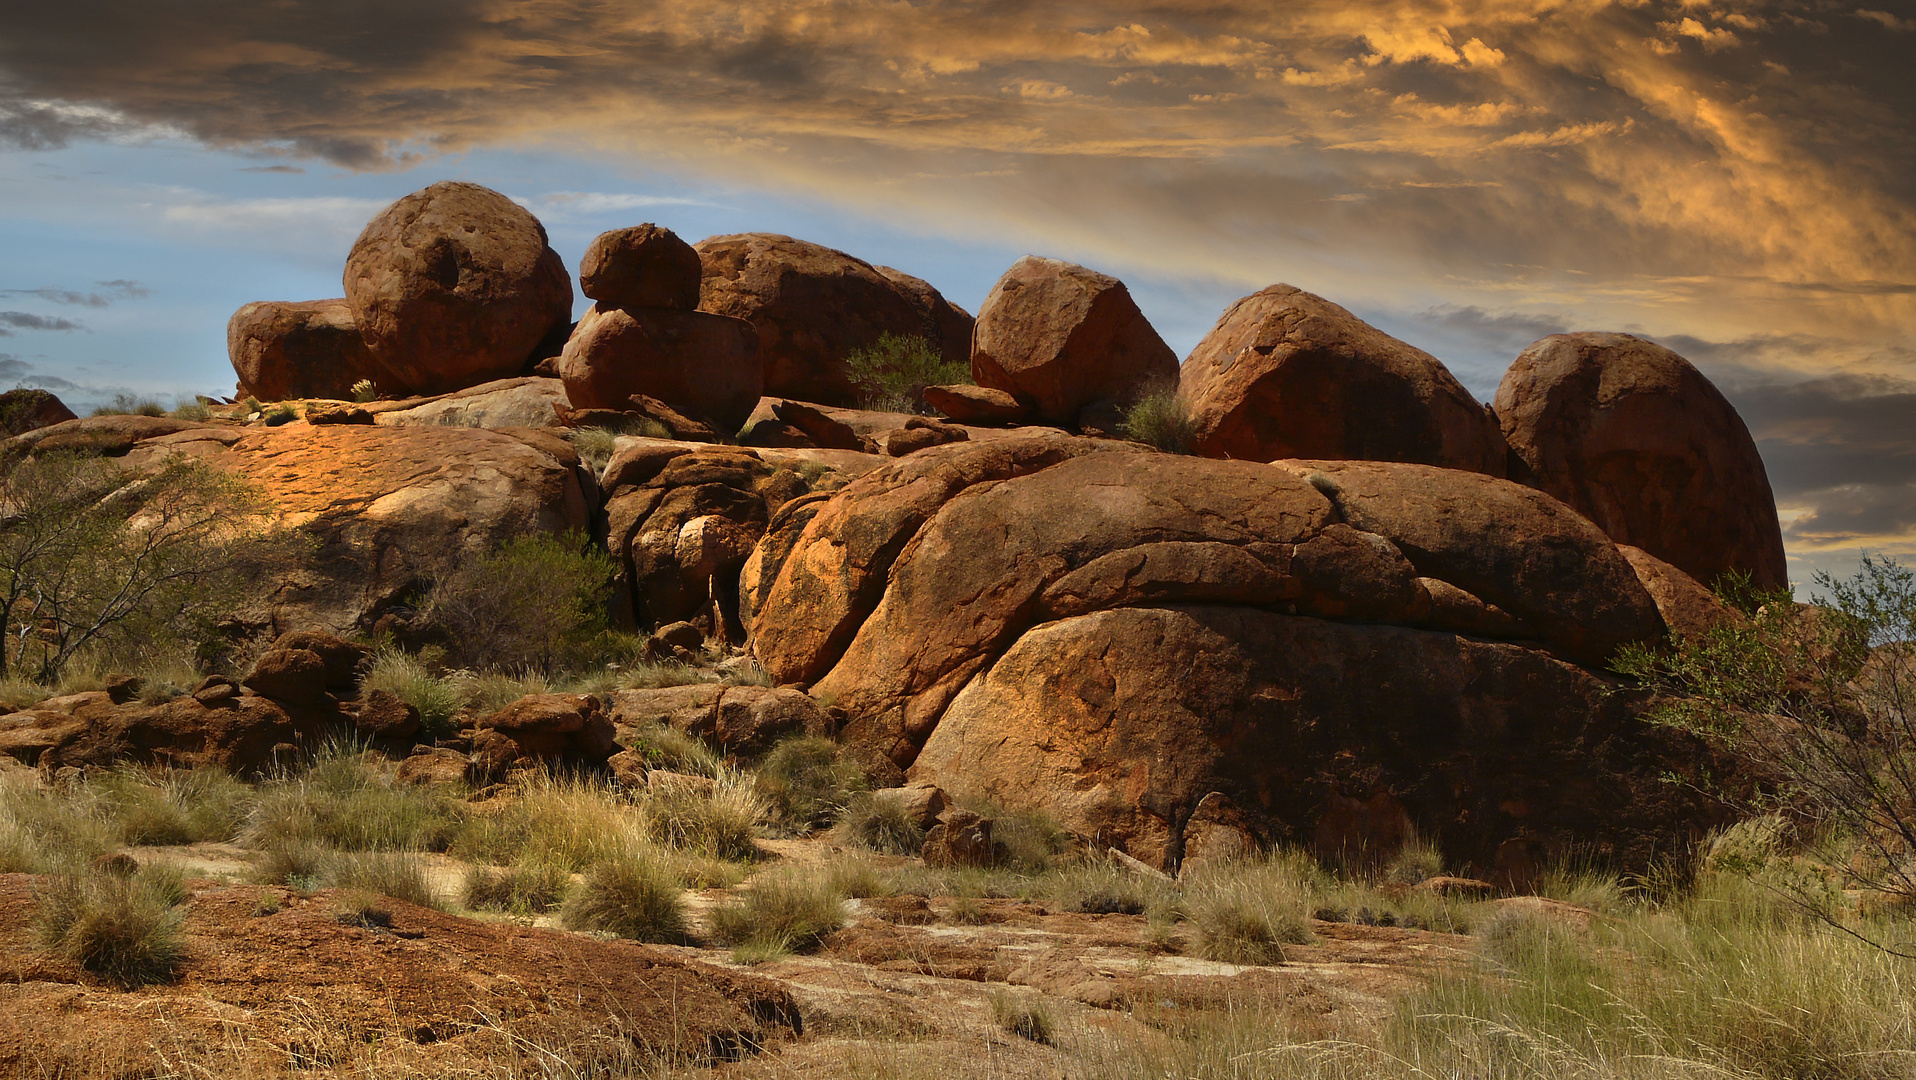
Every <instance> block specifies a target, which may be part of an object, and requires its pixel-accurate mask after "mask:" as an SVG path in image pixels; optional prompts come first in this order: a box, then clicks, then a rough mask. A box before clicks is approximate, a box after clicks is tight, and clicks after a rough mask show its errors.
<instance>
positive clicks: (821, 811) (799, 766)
mask: <svg viewBox="0 0 1916 1080" xmlns="http://www.w3.org/2000/svg"><path fill="white" fill-rule="evenodd" d="M754 782H755V783H756V785H757V787H758V792H759V794H760V795H762V796H764V797H765V801H766V802H767V803H768V804H769V805H770V808H771V816H772V820H773V822H774V823H775V824H777V825H778V826H779V827H780V828H782V829H784V830H785V831H786V832H788V833H791V834H793V835H804V834H806V833H809V832H811V831H812V830H814V829H817V828H820V827H822V826H825V825H829V824H831V822H832V819H833V818H836V817H837V816H838V815H839V814H840V813H842V812H843V811H844V809H845V807H846V805H847V804H848V803H850V802H851V797H852V795H853V793H855V792H858V791H862V790H864V787H865V776H864V773H863V772H862V771H861V770H860V769H859V768H858V766H857V765H855V764H854V763H852V762H851V761H850V760H848V759H846V758H845V757H844V756H843V755H841V754H840V753H839V750H838V745H837V744H836V743H834V742H832V741H831V740H830V739H821V738H818V737H817V736H813V735H800V736H796V737H793V738H789V739H786V740H784V741H782V742H780V743H779V744H778V745H777V746H774V747H773V748H772V751H771V753H769V754H766V755H765V760H764V761H763V762H761V763H760V764H759V767H758V774H757V777H756V778H755V781H754Z"/></svg>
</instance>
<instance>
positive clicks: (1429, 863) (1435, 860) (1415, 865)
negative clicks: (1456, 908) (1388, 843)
mask: <svg viewBox="0 0 1916 1080" xmlns="http://www.w3.org/2000/svg"><path fill="white" fill-rule="evenodd" d="M1443 872H1444V853H1443V852H1441V851H1439V850H1437V845H1436V844H1433V843H1431V842H1430V841H1428V840H1426V839H1424V838H1423V837H1421V836H1418V835H1417V834H1416V833H1415V832H1412V833H1411V834H1410V835H1409V836H1408V837H1406V838H1405V839H1404V843H1403V845H1402V846H1400V847H1399V848H1398V849H1397V851H1396V852H1395V853H1394V854H1393V855H1391V857H1390V858H1389V859H1388V860H1386V861H1385V863H1384V880H1385V881H1387V882H1390V883H1391V884H1393V885H1416V884H1419V883H1421V882H1424V881H1427V880H1429V879H1430V878H1434V877H1436V876H1437V875H1439V874H1441V873H1443Z"/></svg>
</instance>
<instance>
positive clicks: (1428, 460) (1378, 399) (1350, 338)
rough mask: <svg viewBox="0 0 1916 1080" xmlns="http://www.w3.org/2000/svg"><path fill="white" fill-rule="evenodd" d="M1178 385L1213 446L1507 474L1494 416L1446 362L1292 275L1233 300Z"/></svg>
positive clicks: (1201, 437)
mask: <svg viewBox="0 0 1916 1080" xmlns="http://www.w3.org/2000/svg"><path fill="white" fill-rule="evenodd" d="M1180 389H1181V391H1182V393H1183V395H1184V399H1185V402H1186V403H1187V405H1188V407H1189V408H1190V410H1191V416H1192V420H1193V421H1194V422H1195V424H1196V429H1197V431H1196V437H1195V439H1194V449H1195V450H1196V452H1197V453H1200V454H1204V455H1207V456H1210V457H1230V458H1237V459H1240V460H1244V461H1274V460H1276V459H1277V458H1352V459H1358V460H1365V461H1408V462H1417V463H1421V464H1425V465H1440V466H1443V467H1444V468H1447V469H1464V470H1467V471H1470V472H1480V473H1488V474H1489V475H1491V476H1502V475H1503V474H1504V458H1505V452H1504V446H1503V439H1502V437H1501V436H1500V435H1499V434H1498V431H1497V421H1496V418H1495V417H1493V416H1492V415H1491V414H1490V412H1489V411H1488V410H1487V409H1485V408H1484V406H1483V405H1481V404H1479V403H1478V401H1477V399H1476V398H1474V397H1472V396H1471V395H1470V392H1469V391H1468V390H1465V389H1464V387H1463V384H1461V383H1459V382H1458V381H1457V380H1456V378H1455V377H1454V376H1452V375H1451V373H1450V372H1449V370H1448V369H1446V368H1445V367H1444V365H1443V362H1442V361H1440V360H1438V359H1437V358H1436V357H1434V356H1432V355H1430V354H1429V353H1427V352H1424V351H1423V350H1422V349H1418V348H1415V347H1413V346H1411V345H1407V344H1405V343H1404V342H1401V341H1399V340H1397V339H1396V338H1394V337H1391V336H1390V335H1389V334H1386V333H1384V332H1383V331H1381V330H1378V329H1377V328H1376V327H1373V326H1371V325H1370V324H1368V323H1366V322H1364V321H1363V320H1361V319H1359V318H1358V317H1357V316H1355V315H1352V314H1351V313H1350V312H1348V311H1345V310H1344V309H1343V308H1341V307H1338V306H1337V305H1336V304H1333V303H1331V302H1330V301H1328V300H1325V299H1324V298H1322V297H1320V296H1314V295H1312V294H1310V293H1307V292H1304V291H1303V290H1301V289H1297V288H1293V287H1292V286H1289V285H1273V286H1271V287H1270V288H1268V289H1265V290H1263V291H1261V292H1257V293H1253V294H1251V295H1250V296H1247V297H1244V298H1243V299H1241V300H1238V301H1237V302H1235V303H1233V304H1232V305H1231V306H1230V307H1228V308H1226V309H1225V310H1224V314H1223V315H1222V316H1221V317H1220V318H1219V319H1218V321H1217V325H1216V326H1214V327H1212V328H1211V332H1210V333H1209V334H1206V335H1205V337H1204V340H1203V341H1201V342H1199V343H1198V346H1197V348H1195V349H1193V350H1192V351H1191V355H1190V357H1189V358H1188V359H1187V360H1186V361H1185V364H1184V368H1183V370H1182V372H1181V374H1180Z"/></svg>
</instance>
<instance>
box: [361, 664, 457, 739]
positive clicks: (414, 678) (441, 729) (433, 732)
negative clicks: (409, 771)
mask: <svg viewBox="0 0 1916 1080" xmlns="http://www.w3.org/2000/svg"><path fill="white" fill-rule="evenodd" d="M359 690H360V692H361V693H363V694H369V693H371V692H373V691H374V690H384V691H385V692H387V693H388V694H391V695H393V696H394V697H396V698H398V699H399V700H401V701H404V702H405V703H407V704H408V705H411V706H412V707H413V708H415V709H418V710H419V725H420V735H421V737H423V738H427V739H443V738H446V737H448V736H450V735H452V733H453V732H454V731H455V730H456V728H455V725H454V720H453V718H454V717H456V716H458V715H459V709H460V707H461V706H462V705H463V704H464V699H463V698H462V696H461V694H460V692H459V690H458V689H457V688H456V687H454V686H453V685H452V683H451V682H449V681H447V680H445V679H441V678H437V677H435V676H434V675H433V674H432V672H430V671H429V670H427V668H426V665H425V664H424V663H422V662H421V661H420V660H419V658H418V657H416V656H412V655H410V654H408V653H406V652H403V651H401V650H399V649H395V648H384V649H380V650H379V651H378V652H376V653H374V654H373V662H372V666H371V667H369V668H368V669H367V670H366V674H365V675H363V676H361V677H360V680H359Z"/></svg>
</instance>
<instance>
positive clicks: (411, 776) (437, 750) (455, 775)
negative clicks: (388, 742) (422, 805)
mask: <svg viewBox="0 0 1916 1080" xmlns="http://www.w3.org/2000/svg"><path fill="white" fill-rule="evenodd" d="M471 771H472V759H470V758H468V757H467V756H466V755H464V754H462V753H460V752H459V751H457V750H454V749H451V748H450V747H445V746H415V747H413V750H412V755H411V756H409V757H407V758H406V760H404V761H402V762H400V763H399V773H398V776H397V779H398V781H399V782H400V783H402V784H417V785H422V786H423V785H427V784H446V785H454V784H464V783H465V782H466V778H467V775H468V774H469V773H470V772H471Z"/></svg>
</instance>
